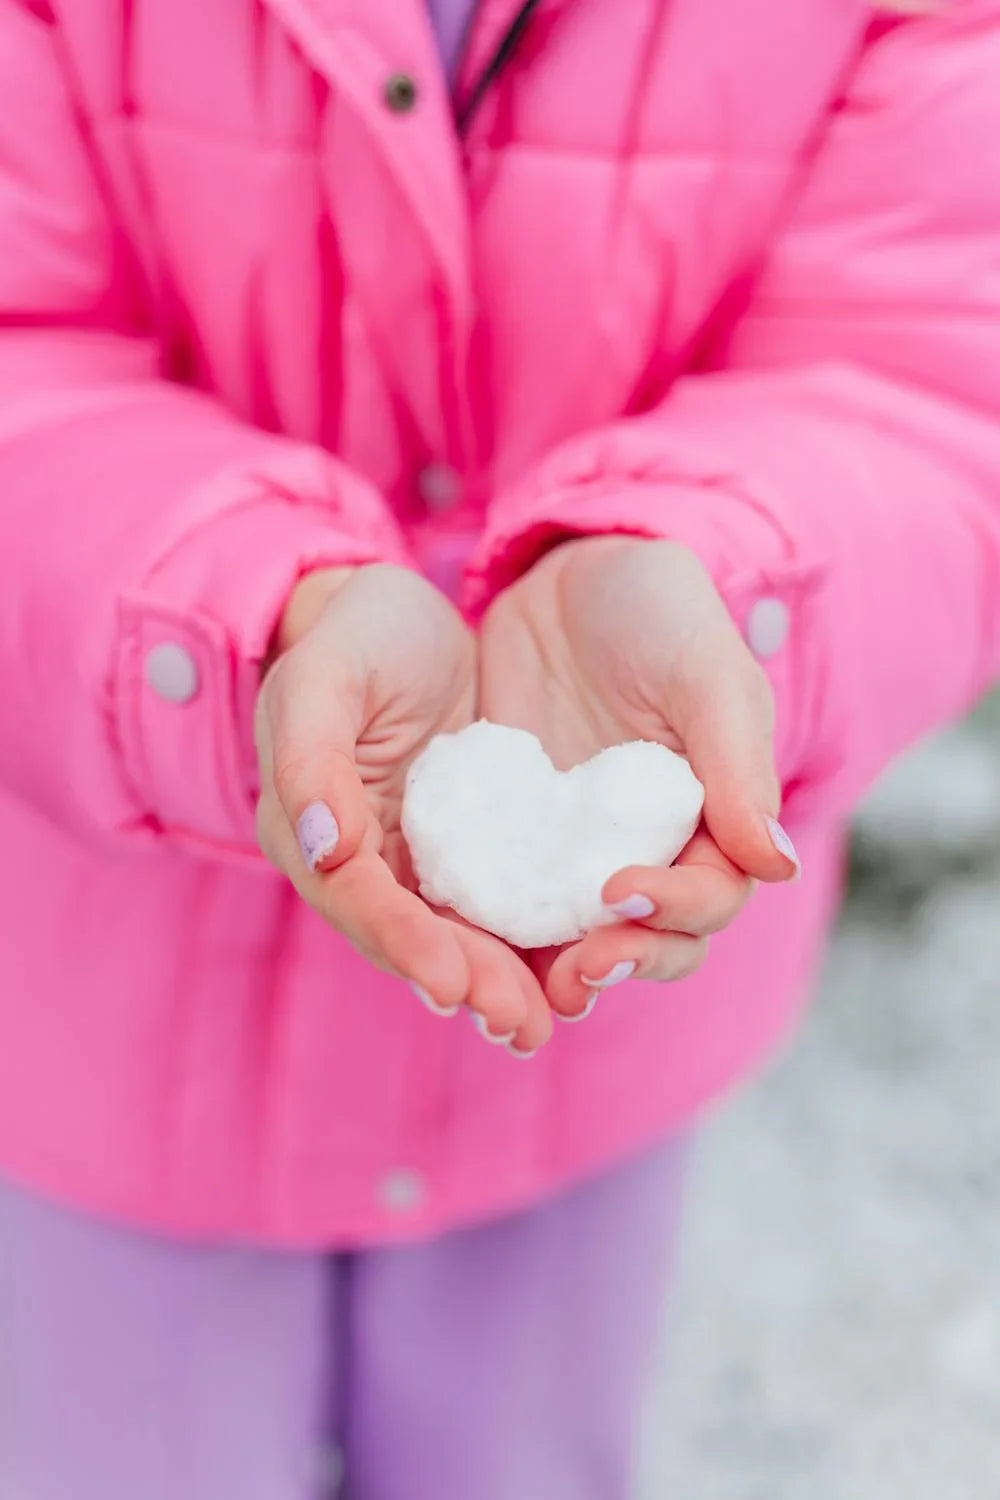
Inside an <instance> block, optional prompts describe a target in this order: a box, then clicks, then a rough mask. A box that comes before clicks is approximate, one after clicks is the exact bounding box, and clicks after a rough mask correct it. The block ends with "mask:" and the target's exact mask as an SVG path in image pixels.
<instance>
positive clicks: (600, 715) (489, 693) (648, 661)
mask: <svg viewBox="0 0 1000 1500" xmlns="http://www.w3.org/2000/svg"><path fill="white" fill-rule="evenodd" d="M650 560H651V559H650V558H649V555H648V554H647V556H646V557H643V555H642V549H641V548H636V547H635V546H634V544H631V543H624V544H622V543H619V542H617V541H615V540H611V541H609V542H607V543H604V542H600V543H596V544H594V543H588V546H587V547H586V548H576V547H574V546H572V545H570V546H567V547H565V548H563V549H560V550H559V551H557V552H555V553H553V554H552V555H551V556H550V557H548V558H546V559H544V560H543V561H542V562H541V563H540V564H538V565H537V566H536V567H535V568H534V569H533V570H532V572H531V573H530V574H528V575H527V577H526V578H525V579H524V580H522V582H521V583H519V584H517V585H516V586H515V587H514V588H512V589H509V590H508V591H507V593H505V594H503V595H501V597H500V598H499V599H498V600H497V602H496V603H495V604H494V606H493V608H492V609H491V610H490V613H489V615H488V616H487V619H486V621H485V623H484V627H483V632H482V640H481V646H480V659H481V669H480V705H481V709H482V712H483V713H484V714H485V715H486V717H487V718H491V719H496V720H497V721H498V722H500V723H505V724H513V725H515V726H516V727H518V728H522V729H530V730H531V731H532V732H533V733H534V734H537V735H538V737H539V739H540V740H541V741H542V743H543V744H544V746H545V748H546V750H547V751H548V753H549V755H550V756H551V757H552V760H553V761H554V763H555V764H556V765H557V766H559V767H560V769H563V770H565V769H567V768H568V767H570V766H573V765H577V764H579V762H581V761H584V760H587V759H589V758H590V757H591V756H592V755H595V754H597V752H598V751H599V750H602V749H605V748H606V747H607V746H609V745H616V744H620V743H622V742H623V741H625V740H630V739H651V740H658V741H659V742H660V743H662V744H665V745H668V746H669V747H670V748H671V749H683V745H682V743H681V739H680V736H679V735H678V734H677V732H676V730H675V729H674V726H673V724H672V723H671V719H670V706H669V678H670V674H671V671H672V670H673V669H674V668H675V666H676V665H677V663H678V658H679V656H680V653H681V651H682V648H683V637H684V634H685V632H686V628H687V625H686V622H683V621H682V620H681V619H680V614H681V609H682V607H683V602H682V601H672V600H671V599H670V598H669V597H668V598H664V591H663V590H657V589H656V588H655V587H654V579H653V578H652V577H651V576H649V574H650V570H649V568H648V562H649V561H650Z"/></svg>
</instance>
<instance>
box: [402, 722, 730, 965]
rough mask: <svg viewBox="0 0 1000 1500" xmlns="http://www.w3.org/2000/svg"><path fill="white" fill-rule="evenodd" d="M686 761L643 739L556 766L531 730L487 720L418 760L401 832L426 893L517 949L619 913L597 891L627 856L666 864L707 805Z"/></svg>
mask: <svg viewBox="0 0 1000 1500" xmlns="http://www.w3.org/2000/svg"><path fill="white" fill-rule="evenodd" d="M703 801H704V789H703V787H702V785H701V782H700V781H699V780H698V779H697V777H696V776H695V774H694V772H693V771H692V770H691V767H690V766H689V765H688V762H687V761H686V760H685V759H684V757H683V756H681V755H676V754H674V752H673V751H672V750H667V749H666V748H665V747H664V746H663V745H657V744H652V743H650V742H649V741H646V740H636V741H633V742H632V743H631V744H627V745H615V746H614V747H613V748H611V749H610V750H603V751H602V752H601V754H600V755H595V756H594V758H593V760H589V761H587V762H586V764H584V765H582V766H575V767H574V768H573V770H571V771H557V770H556V768H555V766H553V764H552V762H551V761H550V760H549V757H548V756H547V755H546V753H545V751H544V750H543V749H542V746H541V744H540V743H539V741H538V740H537V739H536V738H535V736H534V735H533V734H528V733H527V732H526V731H525V730H523V729H508V728H506V727H504V726H503V725H501V724H490V723H489V722H487V720H485V719H480V721H479V722H478V723H477V724H470V725H469V727H468V728H467V729H463V730H461V731H460V732H459V733H458V734H442V735H438V736H437V737H436V738H435V739H433V740H431V742H430V744H428V745H427V747H426V748H425V749H424V751H423V752H422V753H421V754H420V755H419V756H418V757H417V759H416V760H415V761H414V763H413V765H412V766H411V767H410V771H409V774H408V776H407V780H406V794H405V797H404V800H403V816H402V825H403V834H404V836H405V838H406V841H407V843H408V844H409V847H410V853H411V855H412V858H413V865H414V869H415V871H416V875H417V879H418V880H419V882H420V893H421V895H422V896H423V897H424V898H425V899H426V900H427V901H429V902H430V903H431V904H432V905H434V906H449V907H451V908H453V910H455V911H457V912H459V913H460V914H461V915H462V916H463V917H465V918H466V919H467V920H468V921H470V922H474V923H475V924H476V926H478V927H484V928H486V929H487V931H489V932H495V933H496V934H497V935H498V936H499V937H502V938H505V939H506V941H507V942H509V943H512V944H513V945H514V946H515V947H518V948H544V947H548V946H550V945H551V944H556V943H566V942H570V941H572V940H573V939H575V938H578V937H581V936H582V935H583V933H585V932H587V931H588V930H589V929H590V928H592V927H598V926H601V925H603V924H605V923H608V922H613V921H615V920H616V919H615V917H614V916H613V915H612V914H611V913H609V912H608V911H607V910H606V909H605V907H604V905H603V904H602V902H601V890H602V888H603V886H604V883H605V881H607V880H608V879H609V878H610V877H611V876H612V875H613V874H614V873H615V871H616V870H620V869H622V868H624V866H625V865H636V864H638V865H668V864H670V863H671V862H672V861H673V860H674V859H676V857H677V855H678V854H679V853H680V851H681V850H682V849H683V848H684V845H685V844H686V843H687V842H688V840H689V839H690V837H691V835H692V834H693V833H694V831H695V828H696V827H697V826H698V820H699V818H700V816H701V808H702V803H703Z"/></svg>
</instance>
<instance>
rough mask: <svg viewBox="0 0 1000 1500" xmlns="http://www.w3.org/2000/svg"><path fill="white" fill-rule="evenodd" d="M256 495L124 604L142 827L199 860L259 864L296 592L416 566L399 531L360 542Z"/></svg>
mask: <svg viewBox="0 0 1000 1500" xmlns="http://www.w3.org/2000/svg"><path fill="white" fill-rule="evenodd" d="M254 488H255V489H256V491H257V493H256V494H250V495H248V496H247V499H246V500H245V501H244V502H243V503H237V504H236V505H230V507H229V508H228V509H227V510H226V511H225V512H223V513H222V514H219V515H216V516H215V518H214V519H212V520H210V521H208V522H207V523H205V524H203V525H201V526H200V527H198V528H197V529H196V530H195V531H194V532H193V533H192V534H191V535H189V536H188V537H187V538H185V539H183V540H182V541H181V542H180V543H179V544H178V545H177V546H176V547H174V548H173V549H172V551H171V553H170V555H169V556H168V557H167V558H166V559H165V560H163V561H162V562H161V563H160V564H158V565H157V566H156V568H155V569H154V570H153V571H152V572H151V573H150V574H149V575H148V576H147V578H146V579H145V580H144V582H143V585H142V586H141V587H140V588H138V589H137V590H135V591H134V592H131V593H129V594H127V595H124V596H123V597H122V598H121V599H120V601H119V612H118V629H117V640H116V651H115V662H114V669H113V677H112V697H113V714H114V719H115V723H116V728H117V735H116V738H117V741H118V745H119V749H120V754H121V757H122V762H123V771H124V776H125V779H126V781H127V783H128V786H129V790H130V793H131V800H132V801H133V804H134V805H135V806H136V807H137V808H138V809H139V810H140V812H139V818H140V822H141V823H142V824H144V825H145V827H146V829H147V830H148V831H149V832H150V833H152V834H153V835H165V836H167V837H168V838H169V839H170V840H171V842H176V843H180V844H182V845H186V846H188V847H189V848H191V849H192V850H193V851H194V852H202V853H211V854H212V856H213V857H219V856H220V855H222V856H226V855H227V854H228V855H231V856H232V857H234V858H236V859H237V860H245V859H251V860H256V859H258V858H259V854H258V850H257V845H256V840H255V837H254V808H255V803H256V797H257V792H258V783H257V773H256V755H255V752H254V744H253V713H254V704H255V701H256V697H257V691H258V688H259V684H260V674H261V667H262V664H263V662H264V660H265V658H266V656H267V653H268V649H269V646H270V643H271V641H272V638H273V635H274V631H275V629H276V627H277V624H278V621H279V620H280V617H281V613H282V610H283V608H284V605H285V602H286V600H287V598H288V595H289V593H290V592H291V590H292V588H293V587H294V585H295V583H296V582H297V581H298V579H299V578H301V577H302V576H303V575H304V574H305V573H307V572H310V571H312V570H313V569H316V568H322V567H342V566H350V565H357V566H362V565H364V564H366V563H374V562H394V563H398V564H399V565H401V566H406V565H407V561H408V559H407V556H406V552H405V549H404V547H403V544H402V542H401V540H400V539H399V537H398V534H397V533H395V532H394V530H393V529H392V528H389V527H386V528H384V530H383V532H382V534H379V535H376V536H372V537H366V538H359V537H357V536H354V535H352V534H350V533H349V532H348V531H346V530H344V529H341V527H340V526H339V525H338V520H337V517H336V516H335V515H333V516H331V513H330V511H329V510H328V509H326V510H325V509H324V507H323V505H322V504H321V503H319V502H317V503H313V504H308V503H302V502H301V501H298V500H296V501H292V500H290V499H289V498H285V497H284V496H283V495H281V494H280V493H279V492H275V491H272V492H270V493H268V492H267V490H266V488H265V489H264V491H263V493H262V492H261V485H260V482H259V481H255V482H254Z"/></svg>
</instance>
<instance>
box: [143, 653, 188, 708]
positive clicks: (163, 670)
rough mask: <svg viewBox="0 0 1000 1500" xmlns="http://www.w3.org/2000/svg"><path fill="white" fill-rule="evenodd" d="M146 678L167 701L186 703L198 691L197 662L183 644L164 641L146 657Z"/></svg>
mask: <svg viewBox="0 0 1000 1500" xmlns="http://www.w3.org/2000/svg"><path fill="white" fill-rule="evenodd" d="M146 681H147V682H148V683H149V686H150V687H151V688H152V689H153V692H154V693H155V694H156V696H157V697H158V698H163V699H164V700H165V701H166V702H167V703H189V702H190V701H191V699H192V698H193V697H194V696H195V694H196V693H197V691H198V663H197V662H196V661H195V659H194V657H193V656H192V655H191V653H190V651H188V650H186V649H185V647H184V646H180V645H178V644H177V642H176V641H164V642H163V644H162V645H160V646H154V647H153V649H152V650H151V651H150V652H149V654H148V656H147V657H146Z"/></svg>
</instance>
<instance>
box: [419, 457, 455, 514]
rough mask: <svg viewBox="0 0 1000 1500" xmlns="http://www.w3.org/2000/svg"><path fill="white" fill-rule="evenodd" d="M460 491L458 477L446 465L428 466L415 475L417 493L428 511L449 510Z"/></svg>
mask: <svg viewBox="0 0 1000 1500" xmlns="http://www.w3.org/2000/svg"><path fill="white" fill-rule="evenodd" d="M460 491H461V483H460V481H459V477H458V475H457V474H456V473H455V470H454V469H450V468H449V467H448V465H447V464H428V465H427V467H426V468H425V469H421V471H420V473H419V474H418V475H417V493H418V494H419V496H420V498H421V500H422V501H423V502H424V504H425V505H426V506H427V509H428V510H433V511H443V510H451V509H452V507H453V506H455V505H457V504H458V499H459V494H460Z"/></svg>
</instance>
